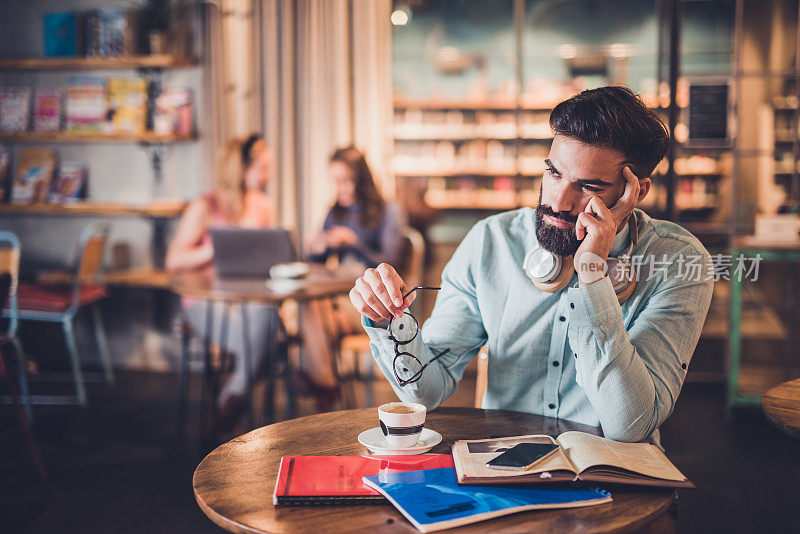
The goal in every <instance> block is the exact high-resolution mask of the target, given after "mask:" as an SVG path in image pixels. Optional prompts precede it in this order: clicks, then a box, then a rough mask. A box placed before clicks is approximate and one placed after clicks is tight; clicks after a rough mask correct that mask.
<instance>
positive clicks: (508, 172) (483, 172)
mask: <svg viewBox="0 0 800 534" xmlns="http://www.w3.org/2000/svg"><path fill="white" fill-rule="evenodd" d="M394 174H395V176H400V177H407V178H424V177H427V176H434V177H439V176H441V177H445V178H449V177H453V176H489V177H492V176H526V177H530V176H541V175H542V174H543V173H541V172H523V171H515V170H512V169H505V171H503V170H500V171H494V170H492V169H464V170H458V171H457V170H453V171H436V170H431V171H402V170H397V171H394Z"/></svg>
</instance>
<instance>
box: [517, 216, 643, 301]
mask: <svg viewBox="0 0 800 534" xmlns="http://www.w3.org/2000/svg"><path fill="white" fill-rule="evenodd" d="M628 227H629V229H630V245H629V246H628V248H627V250H626V251H625V253H624V254H622V255H620V256H609V258H608V262H607V264H608V277H609V278H610V279H611V284H612V285H613V286H614V292H615V293H616V294H617V299H618V300H619V303H620V304H622V303H623V302H625V301H626V300H628V298H629V297H630V296H631V295H632V294H633V291H634V289H636V282H637V280H636V273H635V272H634V270H633V269H630V268H629V267H630V255H631V252H633V247H634V245H636V243H638V241H639V228H638V224H637V222H636V214H635V213H631V215H630V216H629V217H628ZM522 268H523V269H524V270H525V274H527V275H528V278H530V279H531V281H532V282H533V285H535V286H536V287H537V288H539V289H541V290H542V291H547V292H549V293H555V292H557V291H561V290H562V289H564V288H565V287H566V286H567V284H569V281H570V280H572V274H573V273H574V272H575V265H574V263H573V258H572V255H570V256H567V257H564V258H562V257H561V256H558V255H556V254H553V253H552V252H550V251H549V250H546V249H544V248H542V246H541V245H539V244H537V245H536V247H535V248H534V249H533V250H531V251H530V252H528V254H526V255H525V261H524V262H523V263H522Z"/></svg>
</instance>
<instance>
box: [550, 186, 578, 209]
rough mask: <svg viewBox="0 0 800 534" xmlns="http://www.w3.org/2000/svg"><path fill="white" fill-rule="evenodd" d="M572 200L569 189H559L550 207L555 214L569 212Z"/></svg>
mask: <svg viewBox="0 0 800 534" xmlns="http://www.w3.org/2000/svg"><path fill="white" fill-rule="evenodd" d="M572 206H573V199H572V193H571V192H570V188H569V187H560V188H559V189H558V190H557V191H556V194H555V196H554V197H553V200H552V201H551V202H550V207H551V208H552V209H553V211H555V212H569V211H572Z"/></svg>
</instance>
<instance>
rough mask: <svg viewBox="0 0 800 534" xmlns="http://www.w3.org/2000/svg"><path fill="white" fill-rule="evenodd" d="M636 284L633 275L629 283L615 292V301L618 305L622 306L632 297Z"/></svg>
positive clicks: (634, 275)
mask: <svg viewBox="0 0 800 534" xmlns="http://www.w3.org/2000/svg"><path fill="white" fill-rule="evenodd" d="M636 282H637V280H636V274H635V273H634V274H633V276H632V279H631V281H630V283H629V284H628V285H626V286H625V287H624V288H622V289H621V290H620V291H618V292H617V300H618V301H619V303H620V304H623V303H624V302H625V301H626V300H628V299H629V298H630V296H631V295H633V292H634V291H635V290H636Z"/></svg>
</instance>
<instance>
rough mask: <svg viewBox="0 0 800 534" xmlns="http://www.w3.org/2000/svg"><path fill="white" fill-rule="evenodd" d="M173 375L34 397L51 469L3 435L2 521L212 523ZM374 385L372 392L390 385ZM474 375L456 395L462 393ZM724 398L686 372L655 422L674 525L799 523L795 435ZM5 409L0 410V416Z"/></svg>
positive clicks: (3, 529)
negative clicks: (679, 476) (46, 474)
mask: <svg viewBox="0 0 800 534" xmlns="http://www.w3.org/2000/svg"><path fill="white" fill-rule="evenodd" d="M467 380H469V379H467ZM176 386H177V380H176V377H175V376H173V375H164V374H156V373H141V372H121V373H119V374H118V383H117V385H116V386H114V387H107V386H99V385H98V386H94V387H92V388H91V389H90V392H91V394H92V396H91V405H90V407H89V408H88V409H86V410H80V409H77V408H48V409H38V410H37V416H38V418H37V424H36V434H37V438H38V440H39V442H40V445H41V448H42V453H43V456H44V459H45V463H46V464H47V467H48V469H49V471H50V475H51V480H50V482H47V483H41V482H38V481H37V480H36V477H35V472H34V470H33V467H32V465H31V464H30V462H29V461H28V456H27V455H26V453H25V451H24V448H23V446H22V443H23V442H22V440H21V439H20V438H19V437H14V438H11V439H6V440H4V441H3V442H1V443H0V533H4V534H5V533H9V534H10V533H16V532H26V533H50V532H63V533H71V532H114V533H119V534H125V533H137V534H138V533H145V532H146V533H159V532H164V533H167V532H169V533H174V532H193V533H197V532H218V531H219V530H218V529H217V527H215V526H214V525H213V524H212V523H211V522H210V521H209V520H208V519H206V518H205V516H204V515H203V514H202V513H201V512H200V510H199V509H198V508H197V506H196V504H195V502H194V498H193V495H192V488H191V476H192V471H193V469H194V467H195V466H196V464H197V462H198V461H199V459H200V452H199V451H190V450H189V448H188V447H186V446H185V445H183V446H179V445H178V444H177V443H176V441H175V402H174V395H175V391H176ZM378 386H379V387H378V388H377V392H376V398H377V401H378V402H380V401H381V400H382V399H383V398H385V397H390V396H391V393H390V391H388V390H387V389H386V388H385V387H383V386H382V385H381V384H380V383H379V384H378ZM472 387H474V381H473V382H472V384H468V383H465V384H464V387H463V388H460V392H459V393H458V394H457V395H456V397H455V398H454V399H452V403H454V404H462V405H464V404H467V405H468V404H470V403H471V391H470V390H471V388H472ZM722 399H723V390H722V388H721V387H719V386H708V385H700V384H687V385H686V386H685V388H684V391H683V393H682V394H681V398H680V401H679V402H678V405H677V407H676V410H675V413H674V414H673V415H672V417H671V418H670V420H669V421H668V422H667V423H666V424H665V425H664V427H663V433H662V435H663V442H664V445H665V447H666V448H667V452H668V455H669V456H670V458H671V459H672V460H673V462H674V463H675V464H676V465H677V466H678V467H679V468H680V469H681V470H682V471H683V472H684V473H685V474H686V475H687V476H688V477H689V478H690V479H692V480H693V481H694V482H695V484H697V487H698V489H696V490H682V491H681V492H680V499H679V501H680V502H679V516H678V520H679V521H678V522H679V527H680V531H681V532H702V533H708V532H747V533H749V532H800V514H798V511H799V510H798V508H799V507H800V441H797V440H793V439H791V438H789V437H787V436H785V435H783V434H782V433H781V432H780V431H778V430H777V429H775V428H773V427H772V426H770V425H769V424H768V423H767V422H766V421H765V420H764V419H763V417H762V415H761V413H760V412H759V411H758V410H753V411H749V412H744V413H740V414H739V415H738V417H737V418H736V420H735V421H734V422H730V423H729V422H726V421H725V420H724V418H723V400H722ZM312 409H313V408H312V405H311V403H310V402H304V403H303V404H302V405H301V413H308V412H309V411H311V410H312ZM10 415H11V413H10V411H9V410H8V409H7V408H2V410H0V428H5V427H7V426H8V425H9V424H11V423H13V421H14V420H13V419H12V418H11V417H10Z"/></svg>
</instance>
